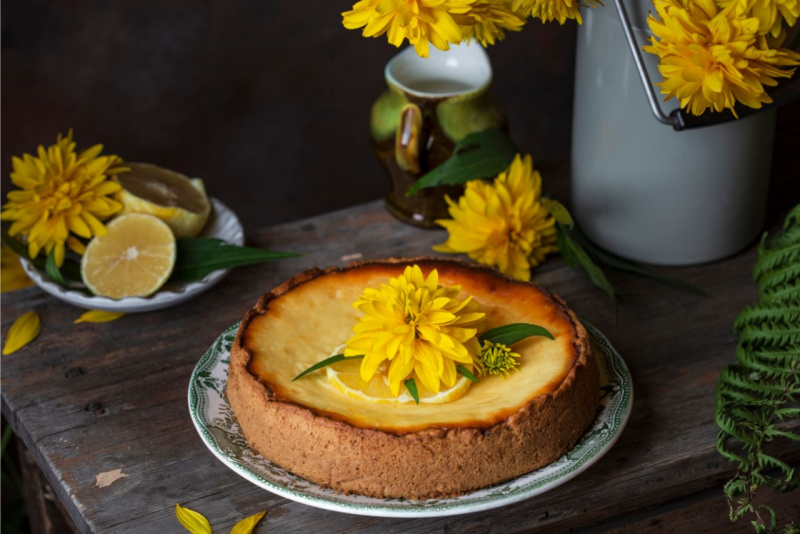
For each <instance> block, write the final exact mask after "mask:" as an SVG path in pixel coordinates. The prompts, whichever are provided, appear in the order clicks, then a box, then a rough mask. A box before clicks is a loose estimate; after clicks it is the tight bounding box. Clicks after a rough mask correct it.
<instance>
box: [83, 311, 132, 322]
mask: <svg viewBox="0 0 800 534" xmlns="http://www.w3.org/2000/svg"><path fill="white" fill-rule="evenodd" d="M123 315H125V314H124V313H121V312H110V311H102V310H89V311H88V312H86V313H84V314H83V315H81V316H80V317H78V318H77V319H75V321H73V322H74V324H78V323H110V322H111V321H116V320H117V319H119V318H120V317H122V316H123Z"/></svg>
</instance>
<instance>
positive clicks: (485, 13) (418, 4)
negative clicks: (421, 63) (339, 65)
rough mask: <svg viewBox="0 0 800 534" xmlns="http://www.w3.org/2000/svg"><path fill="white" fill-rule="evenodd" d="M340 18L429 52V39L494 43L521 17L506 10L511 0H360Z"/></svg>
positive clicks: (446, 43)
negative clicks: (474, 40) (405, 41)
mask: <svg viewBox="0 0 800 534" xmlns="http://www.w3.org/2000/svg"><path fill="white" fill-rule="evenodd" d="M342 24H343V25H344V27H345V28H347V29H349V30H355V29H358V28H364V29H363V31H362V35H363V36H364V37H380V36H381V35H383V34H387V39H388V40H389V42H390V43H391V44H393V45H394V46H400V45H401V44H402V43H403V40H405V39H408V42H409V43H411V44H412V45H413V46H414V48H415V49H416V51H417V54H419V55H420V56H422V57H428V50H429V47H428V45H429V43H430V44H432V45H433V46H435V47H436V48H438V49H439V50H449V49H450V45H451V44H458V43H460V42H462V41H463V40H465V39H467V40H469V39H476V40H478V41H480V42H481V43H483V44H484V46H485V45H487V44H494V42H495V41H499V40H502V39H503V38H504V37H505V31H506V30H510V31H518V30H520V29H521V28H522V26H523V25H524V24H525V21H524V20H523V19H522V18H520V17H519V16H518V15H517V14H515V13H514V12H513V10H511V4H510V0H361V1H360V2H358V3H356V4H355V5H354V6H353V9H352V10H350V11H346V12H344V13H342Z"/></svg>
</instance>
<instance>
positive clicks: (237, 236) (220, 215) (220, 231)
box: [20, 198, 244, 313]
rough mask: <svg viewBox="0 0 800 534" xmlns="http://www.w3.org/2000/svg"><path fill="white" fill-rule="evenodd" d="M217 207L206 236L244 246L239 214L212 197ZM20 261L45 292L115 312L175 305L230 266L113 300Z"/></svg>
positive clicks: (81, 305) (67, 300) (84, 305)
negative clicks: (52, 278) (150, 292)
mask: <svg viewBox="0 0 800 534" xmlns="http://www.w3.org/2000/svg"><path fill="white" fill-rule="evenodd" d="M211 204H212V206H213V210H212V212H211V216H210V217H209V218H208V222H207V223H206V226H205V228H204V229H203V232H202V233H201V234H200V235H201V236H203V237H216V238H219V239H224V240H225V241H227V242H228V243H232V244H234V245H239V246H242V245H244V229H243V228H242V223H240V222H239V218H238V217H237V216H236V214H235V213H234V212H233V211H232V210H231V209H230V208H229V207H227V206H226V205H225V204H223V203H222V202H220V201H219V200H217V199H216V198H212V199H211ZM20 262H21V263H22V266H23V267H24V269H25V272H26V273H27V275H28V277H29V278H30V279H31V280H33V283H35V284H36V285H37V286H39V287H40V288H41V289H42V290H43V291H45V292H46V293H49V294H51V295H53V296H54V297H56V298H57V299H60V300H63V301H64V302H66V303H68V304H72V305H73V306H78V307H80V308H86V309H89V310H104V311H113V312H124V313H134V312H146V311H152V310H160V309H161V308H167V307H169V306H175V305H176V304H180V303H181V302H185V301H187V300H189V299H191V298H194V297H196V296H197V295H199V294H200V293H202V292H203V291H206V290H207V289H209V288H210V287H211V286H213V285H214V284H216V283H217V282H219V281H220V280H222V279H223V278H224V277H225V275H226V274H228V271H229V270H230V269H223V270H219V271H214V272H213V273H210V274H209V275H208V276H206V277H205V278H203V279H202V280H199V281H195V282H168V283H167V284H166V285H165V286H164V287H162V288H161V290H160V291H158V292H157V293H156V294H155V295H152V296H149V297H146V298H142V297H128V298H124V299H119V300H115V299H110V298H108V297H97V296H90V295H87V294H86V293H84V292H82V291H78V290H77V289H69V288H63V287H61V286H60V285H58V284H56V283H55V282H52V281H50V279H49V278H47V275H46V274H45V273H44V272H42V271H40V270H39V269H37V268H36V267H34V265H33V264H32V263H31V262H29V261H27V260H24V259H22V258H20Z"/></svg>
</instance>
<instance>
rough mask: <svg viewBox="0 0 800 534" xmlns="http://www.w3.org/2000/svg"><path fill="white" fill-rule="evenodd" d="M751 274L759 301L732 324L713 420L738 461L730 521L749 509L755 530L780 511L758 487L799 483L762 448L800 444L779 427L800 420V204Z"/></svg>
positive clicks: (764, 246) (761, 250)
mask: <svg viewBox="0 0 800 534" xmlns="http://www.w3.org/2000/svg"><path fill="white" fill-rule="evenodd" d="M753 277H754V280H755V281H756V283H757V284H758V287H759V295H760V300H759V303H757V304H754V305H752V306H748V307H746V308H745V309H743V310H742V311H741V312H740V313H739V316H738V317H737V318H736V322H735V323H734V331H736V332H737V333H738V334H739V343H738V345H737V347H736V360H737V363H736V364H732V365H726V366H725V367H724V368H723V369H722V373H721V374H720V377H719V380H718V381H717V386H716V388H715V391H714V398H715V404H716V409H715V411H714V419H715V421H716V423H717V426H719V428H720V432H719V434H718V436H717V451H718V452H719V454H720V455H722V456H723V457H724V458H727V459H728V460H730V461H732V462H734V463H736V464H738V465H737V474H736V476H735V477H734V478H733V479H731V480H730V481H728V483H727V484H725V487H724V491H725V496H726V498H727V499H728V505H729V507H730V518H731V520H732V521H736V520H739V519H741V518H743V517H745V516H748V515H750V516H751V517H755V519H754V520H753V521H751V524H752V525H753V527H755V530H756V532H769V533H772V532H774V531H775V529H776V528H777V524H778V523H777V516H776V514H775V511H774V510H773V509H772V508H771V507H769V506H767V505H764V504H761V505H759V506H758V507H756V505H755V503H754V502H753V497H754V493H755V490H756V489H757V488H759V487H762V486H768V487H771V488H773V489H775V490H777V491H789V490H791V489H793V488H796V487H797V486H798V485H800V476H798V473H797V471H796V470H795V469H794V468H793V467H792V466H790V465H788V464H787V463H786V462H784V461H782V460H780V459H778V458H775V457H774V456H771V455H769V454H767V453H766V452H765V451H764V446H765V444H767V443H769V442H771V441H774V440H790V441H798V442H800V433H797V432H794V431H792V430H789V429H786V428H777V426H776V425H777V423H778V422H784V423H785V422H788V421H790V420H792V419H798V418H800V407H796V406H797V405H796V404H794V403H795V402H797V400H798V398H800V205H798V206H796V207H795V208H794V209H793V210H792V211H791V213H790V214H789V216H788V217H787V218H786V220H785V221H784V226H783V231H782V232H781V233H780V234H779V235H778V236H776V237H773V238H772V239H771V240H769V241H768V240H767V235H766V234H765V235H764V237H763V238H762V240H761V243H760V244H759V247H758V260H757V261H756V265H755V266H754V269H753ZM782 426H783V425H782ZM764 512H768V513H769V517H766V516H765V515H764ZM790 532H791V533H793V534H798V532H800V530H798V529H797V528H796V527H795V526H794V524H793V523H792V524H789V525H787V526H786V527H785V528H784V533H786V534H788V533H790Z"/></svg>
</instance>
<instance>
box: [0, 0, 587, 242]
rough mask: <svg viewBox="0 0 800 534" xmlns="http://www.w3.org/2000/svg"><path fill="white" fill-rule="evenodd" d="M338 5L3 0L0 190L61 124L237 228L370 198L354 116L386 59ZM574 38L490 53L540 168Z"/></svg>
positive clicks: (555, 144) (362, 112) (564, 111)
mask: <svg viewBox="0 0 800 534" xmlns="http://www.w3.org/2000/svg"><path fill="white" fill-rule="evenodd" d="M351 5H352V3H351V2H347V1H335V2H334V1H331V0H311V1H308V0H307V1H304V2H294V1H269V0H258V1H244V0H239V1H205V2H200V1H176V0H174V1H164V0H114V1H107V0H104V1H94V2H88V1H75V0H72V1H70V0H60V1H55V0H51V1H43V0H39V1H30V0H28V1H22V0H10V1H7V0H3V3H2V8H3V13H2V93H3V94H2V97H3V98H2V119H3V120H2V134H3V135H2V165H1V168H0V170H2V185H3V190H4V191H7V188H8V187H9V184H10V182H9V179H8V173H9V172H10V169H11V156H12V155H21V154H22V153H23V152H31V153H33V152H34V151H35V150H36V147H37V145H39V144H45V145H47V144H52V143H53V142H54V141H55V139H56V135H57V134H58V133H59V132H64V133H66V132H67V131H68V130H69V128H74V130H75V139H76V141H77V143H78V148H79V149H80V148H85V147H88V146H90V145H92V144H95V143H103V144H104V145H105V147H106V152H110V153H114V154H118V155H120V156H122V157H123V158H124V159H125V160H127V161H147V162H152V163H156V164H159V165H162V166H165V167H168V168H171V169H174V170H177V171H180V172H183V173H184V174H187V175H190V176H199V177H201V178H204V179H205V181H206V187H207V189H208V191H209V193H210V194H211V195H213V196H216V197H218V198H220V199H221V200H222V201H223V202H225V203H226V204H228V205H229V206H231V207H234V209H235V210H236V211H237V212H238V213H239V215H240V217H241V218H242V221H243V223H244V224H245V227H246V228H251V229H252V228H256V227H260V226H264V225H268V224H272V223H277V222H282V221H288V220H293V219H298V218H303V217H306V216H309V215H313V214H316V213H321V212H325V211H330V210H333V209H337V208H343V207H346V206H349V205H353V204H358V203H361V202H364V201H367V200H371V199H375V198H378V197H380V196H382V195H383V194H384V193H385V191H386V189H387V187H388V179H387V178H386V176H385V175H384V173H383V169H382V168H381V167H380V166H379V164H378V162H377V159H376V158H375V156H374V154H373V152H372V149H371V146H370V142H369V137H368V128H367V127H368V117H369V110H370V107H371V105H372V102H373V101H374V100H375V98H376V97H377V96H378V95H379V94H380V92H381V91H383V90H384V88H385V83H384V80H383V67H384V65H385V64H386V62H387V61H388V60H389V59H390V58H391V57H392V56H393V55H394V54H396V53H397V49H395V48H394V47H392V46H391V45H389V44H388V43H387V42H386V39H385V37H381V38H377V39H365V38H363V37H362V36H361V33H360V31H349V30H346V29H344V27H343V26H342V25H341V12H342V11H345V10H347V9H349V8H350V6H351ZM574 41H575V26H574V24H566V25H564V26H559V25H558V24H555V23H554V24H548V25H543V24H541V23H540V22H538V21H531V22H530V23H529V24H528V25H527V27H526V28H525V30H524V31H523V32H521V33H518V34H512V35H510V36H509V37H508V38H507V39H506V40H505V41H503V42H501V43H499V44H498V45H495V46H493V47H491V48H490V49H489V54H490V56H491V60H492V62H493V66H494V73H495V77H494V84H493V89H492V91H493V93H494V95H495V96H496V97H497V99H498V100H499V101H500V102H502V104H503V107H504V108H505V110H506V111H507V113H508V115H509V119H510V124H511V131H512V135H513V136H514V138H515V140H516V142H517V143H518V145H519V146H520V148H521V149H523V150H525V151H527V152H530V153H531V154H533V157H534V161H535V162H536V163H537V165H539V166H541V164H546V163H547V162H549V161H565V158H567V157H568V155H569V131H570V126H571V110H572V77H573V65H574ZM545 179H546V176H545Z"/></svg>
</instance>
